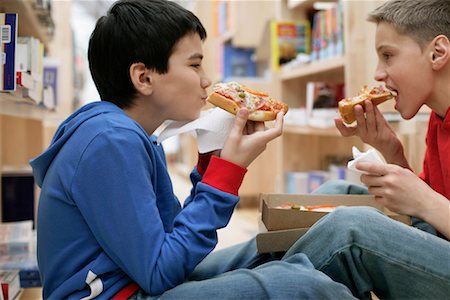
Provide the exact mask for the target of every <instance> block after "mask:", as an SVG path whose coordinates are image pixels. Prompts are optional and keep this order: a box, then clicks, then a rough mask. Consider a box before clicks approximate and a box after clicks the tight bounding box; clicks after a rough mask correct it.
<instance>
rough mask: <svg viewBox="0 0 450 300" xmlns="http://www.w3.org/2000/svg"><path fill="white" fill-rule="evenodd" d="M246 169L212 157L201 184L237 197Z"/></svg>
mask: <svg viewBox="0 0 450 300" xmlns="http://www.w3.org/2000/svg"><path fill="white" fill-rule="evenodd" d="M245 173H247V169H245V168H243V167H241V166H238V165H236V164H234V163H232V162H229V161H227V160H224V159H221V158H220V157H218V156H213V157H212V158H211V161H210V162H209V166H208V168H207V169H206V172H205V175H203V180H202V182H203V183H206V184H207V185H210V186H212V187H214V188H216V189H218V190H221V191H223V192H226V193H230V194H233V195H236V196H238V194H239V188H240V187H241V185H242V181H243V180H244V175H245Z"/></svg>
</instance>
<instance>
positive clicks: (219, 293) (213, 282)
mask: <svg viewBox="0 0 450 300" xmlns="http://www.w3.org/2000/svg"><path fill="white" fill-rule="evenodd" d="M161 299H208V300H209V299H239V300H241V299H314V300H316V299H355V298H354V297H353V296H352V294H351V292H350V290H349V289H348V288H347V287H345V286H344V285H342V284H340V283H337V282H334V281H332V280H331V279H330V278H329V277H328V276H326V275H325V274H324V273H322V272H319V271H317V270H316V269H314V266H313V265H312V264H311V262H310V261H309V260H308V258H307V257H306V256H305V255H304V254H302V253H297V254H296V255H292V256H291V257H289V258H288V259H286V260H284V261H271V262H268V263H264V264H262V265H260V266H258V267H256V268H253V269H246V268H241V269H236V270H234V271H230V272H225V273H223V274H221V275H218V276H215V277H213V278H210V279H206V280H200V281H195V280H191V281H188V282H185V283H183V284H181V285H179V286H177V287H175V288H173V289H171V290H169V291H167V292H165V293H164V294H163V295H161Z"/></svg>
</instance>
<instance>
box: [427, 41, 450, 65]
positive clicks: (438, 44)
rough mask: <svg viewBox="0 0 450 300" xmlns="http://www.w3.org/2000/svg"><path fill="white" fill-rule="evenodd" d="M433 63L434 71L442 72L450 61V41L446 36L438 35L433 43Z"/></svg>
mask: <svg viewBox="0 0 450 300" xmlns="http://www.w3.org/2000/svg"><path fill="white" fill-rule="evenodd" d="M431 45H432V47H433V48H432V49H431V50H432V53H430V55H431V63H432V68H433V69H434V70H440V69H441V68H442V67H444V66H446V65H447V64H448V63H449V61H450V41H449V40H448V38H447V37H446V36H445V35H442V34H441V35H438V36H437V37H435V38H434V39H433V41H432V42H431Z"/></svg>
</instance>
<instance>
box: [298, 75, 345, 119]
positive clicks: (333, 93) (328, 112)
mask: <svg viewBox="0 0 450 300" xmlns="http://www.w3.org/2000/svg"><path fill="white" fill-rule="evenodd" d="M343 98H344V84H343V83H333V82H326V81H310V82H308V83H307V84H306V115H307V120H308V124H309V125H310V126H313V127H321V128H326V127H333V126H334V118H335V117H337V116H338V102H339V100H341V99H343Z"/></svg>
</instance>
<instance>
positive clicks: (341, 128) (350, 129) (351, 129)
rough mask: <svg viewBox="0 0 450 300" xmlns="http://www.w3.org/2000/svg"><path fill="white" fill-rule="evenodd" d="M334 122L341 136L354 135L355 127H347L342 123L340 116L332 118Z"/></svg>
mask: <svg viewBox="0 0 450 300" xmlns="http://www.w3.org/2000/svg"><path fill="white" fill-rule="evenodd" d="M334 124H335V125H336V128H337V129H338V130H339V132H340V133H341V135H342V136H344V137H349V136H352V135H355V131H356V127H347V126H345V125H344V122H343V121H342V119H340V118H336V119H334Z"/></svg>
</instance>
